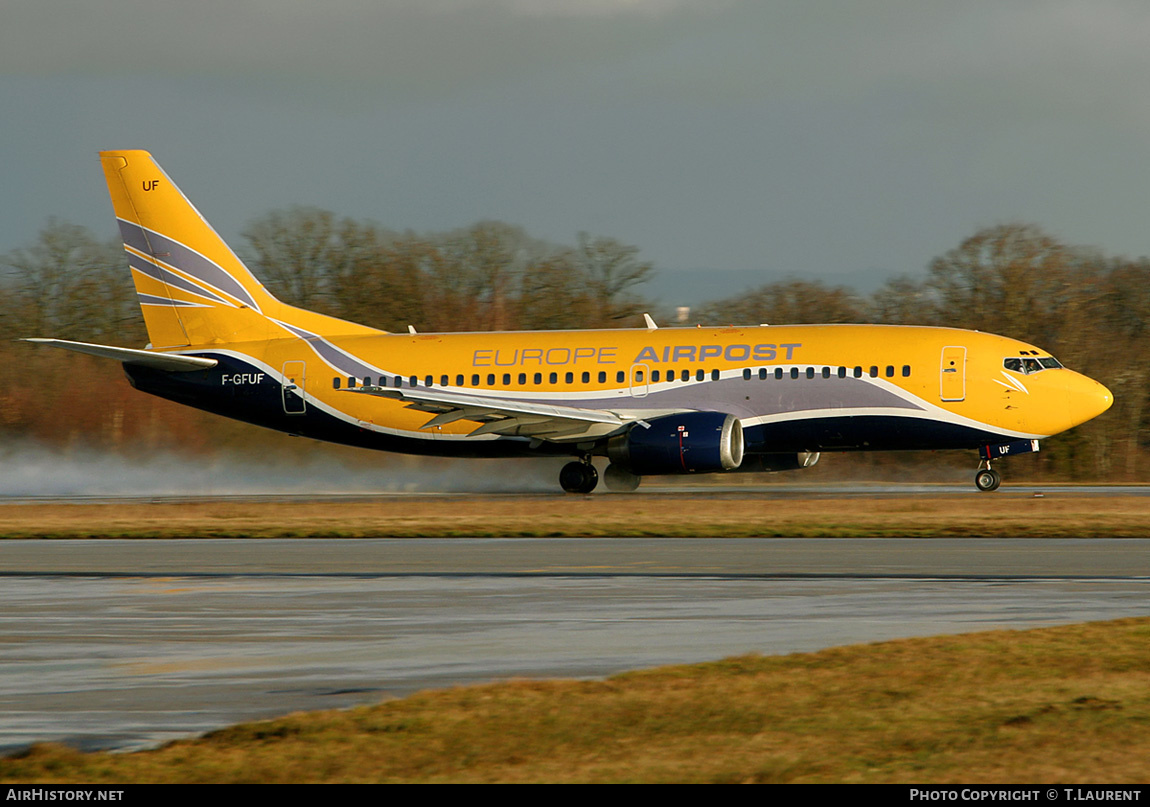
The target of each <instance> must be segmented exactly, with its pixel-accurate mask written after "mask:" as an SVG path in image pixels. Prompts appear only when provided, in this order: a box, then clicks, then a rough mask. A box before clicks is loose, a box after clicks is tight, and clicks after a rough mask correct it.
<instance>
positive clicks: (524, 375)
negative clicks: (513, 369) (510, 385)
mask: <svg viewBox="0 0 1150 807" xmlns="http://www.w3.org/2000/svg"><path fill="white" fill-rule="evenodd" d="M519 383H520V384H521V385H525V384H526V383H527V373H520V374H519Z"/></svg>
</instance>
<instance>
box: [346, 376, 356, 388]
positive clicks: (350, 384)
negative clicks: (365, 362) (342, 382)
mask: <svg viewBox="0 0 1150 807" xmlns="http://www.w3.org/2000/svg"><path fill="white" fill-rule="evenodd" d="M347 388H348V389H355V376H353V375H349V376H348V377H347Z"/></svg>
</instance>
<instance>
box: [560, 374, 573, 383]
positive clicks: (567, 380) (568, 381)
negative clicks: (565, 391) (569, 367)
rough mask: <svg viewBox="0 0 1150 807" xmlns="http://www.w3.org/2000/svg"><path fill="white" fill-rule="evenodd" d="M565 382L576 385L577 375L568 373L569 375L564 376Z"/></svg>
mask: <svg viewBox="0 0 1150 807" xmlns="http://www.w3.org/2000/svg"><path fill="white" fill-rule="evenodd" d="M563 380H564V381H566V382H567V383H568V384H574V383H575V374H574V373H567V375H565V376H563Z"/></svg>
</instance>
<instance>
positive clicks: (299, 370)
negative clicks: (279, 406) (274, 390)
mask: <svg viewBox="0 0 1150 807" xmlns="http://www.w3.org/2000/svg"><path fill="white" fill-rule="evenodd" d="M306 381H307V363H306V362H302V361H285V362H284V366H283V384H282V385H281V386H280V391H281V393H282V394H283V403H284V413H285V414H288V415H303V414H306V413H307V392H305V383H306Z"/></svg>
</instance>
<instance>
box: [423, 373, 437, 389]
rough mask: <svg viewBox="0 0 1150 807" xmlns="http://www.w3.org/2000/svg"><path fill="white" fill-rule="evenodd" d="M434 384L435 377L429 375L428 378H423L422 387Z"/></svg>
mask: <svg viewBox="0 0 1150 807" xmlns="http://www.w3.org/2000/svg"><path fill="white" fill-rule="evenodd" d="M434 384H435V376H433V375H429V376H424V377H423V385H424V386H425V387H430V386H434Z"/></svg>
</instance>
